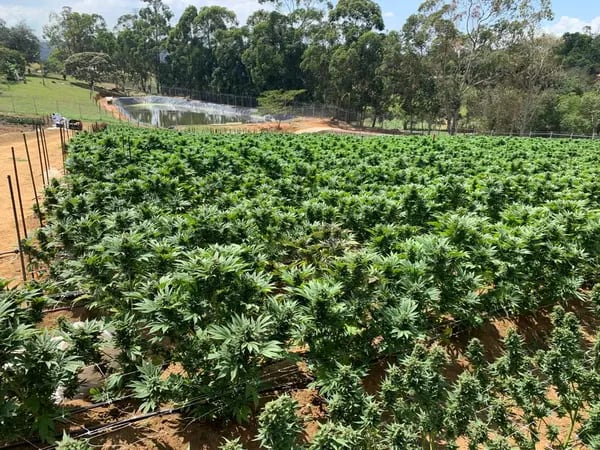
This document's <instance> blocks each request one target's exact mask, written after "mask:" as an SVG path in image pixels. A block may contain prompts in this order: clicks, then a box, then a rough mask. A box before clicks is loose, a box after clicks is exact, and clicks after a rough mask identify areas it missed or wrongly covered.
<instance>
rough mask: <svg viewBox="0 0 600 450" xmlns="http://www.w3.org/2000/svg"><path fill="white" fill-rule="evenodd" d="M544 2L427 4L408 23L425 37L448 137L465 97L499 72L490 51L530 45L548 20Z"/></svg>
mask: <svg viewBox="0 0 600 450" xmlns="http://www.w3.org/2000/svg"><path fill="white" fill-rule="evenodd" d="M551 17H552V12H551V10H550V5H549V2H548V0H539V1H536V0H525V1H523V2H519V3H515V2H511V1H508V0H500V1H498V0H458V1H452V2H446V1H444V0H428V1H425V2H424V3H423V4H422V5H421V6H420V7H419V13H418V14H417V15H415V16H413V17H412V18H411V19H409V20H411V21H413V22H414V23H416V24H418V25H417V26H418V27H419V29H420V33H421V35H423V36H427V40H426V42H425V45H426V46H427V53H428V57H429V62H430V67H431V70H432V73H433V74H434V76H435V79H436V86H437V91H438V95H439V100H440V104H441V107H442V109H443V111H444V114H445V116H446V122H447V128H448V132H449V133H455V132H456V129H457V126H458V121H459V118H460V110H461V107H462V105H463V100H464V96H465V94H466V93H467V92H468V91H469V90H470V89H472V88H475V87H478V86H481V85H485V84H490V83H492V82H493V80H494V79H495V77H497V76H498V71H496V70H495V69H496V67H494V64H493V62H494V61H493V58H494V56H495V53H494V51H495V50H496V49H498V48H502V47H506V46H509V45H511V44H512V43H515V42H518V41H523V40H525V39H529V40H532V39H534V38H535V31H536V30H537V28H538V26H539V24H540V22H541V21H542V20H545V19H550V18H551Z"/></svg>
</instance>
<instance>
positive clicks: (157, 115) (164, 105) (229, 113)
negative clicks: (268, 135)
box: [115, 96, 265, 128]
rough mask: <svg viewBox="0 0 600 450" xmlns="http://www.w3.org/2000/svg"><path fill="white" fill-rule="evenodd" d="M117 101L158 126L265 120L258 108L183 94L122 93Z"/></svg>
mask: <svg viewBox="0 0 600 450" xmlns="http://www.w3.org/2000/svg"><path fill="white" fill-rule="evenodd" d="M115 105H116V106H117V107H118V108H119V109H120V110H121V112H122V113H123V114H124V115H125V116H126V117H128V118H129V120H131V121H133V122H140V123H146V124H149V125H152V126H158V127H165V128H166V127H174V126H185V125H192V126H193V125H220V124H226V123H253V122H264V121H265V118H264V117H263V116H261V115H259V114H258V111H257V110H256V108H243V107H238V106H230V105H220V104H217V103H207V102H201V101H198V100H187V99H185V98H179V97H161V96H146V97H121V98H118V99H115Z"/></svg>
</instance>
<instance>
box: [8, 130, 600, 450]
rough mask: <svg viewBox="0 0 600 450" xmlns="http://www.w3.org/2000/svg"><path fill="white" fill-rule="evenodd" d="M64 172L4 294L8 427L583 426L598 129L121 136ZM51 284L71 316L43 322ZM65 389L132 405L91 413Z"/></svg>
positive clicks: (581, 433)
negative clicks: (13, 285)
mask: <svg viewBox="0 0 600 450" xmlns="http://www.w3.org/2000/svg"><path fill="white" fill-rule="evenodd" d="M66 169H67V172H68V174H67V175H66V176H65V177H64V178H63V179H62V180H54V181H52V182H51V185H50V186H49V188H48V189H47V190H46V191H45V194H44V204H43V212H44V215H45V217H46V220H47V224H46V226H45V227H44V228H42V229H40V230H39V231H38V233H37V235H36V239H35V241H34V242H31V243H30V244H31V245H30V246H31V248H32V249H31V253H32V258H33V259H34V263H35V265H36V267H37V268H38V269H39V270H41V271H43V272H44V273H45V274H46V275H47V277H46V279H44V281H37V282H36V283H35V284H30V285H28V286H26V287H24V288H23V289H19V290H5V291H4V292H3V293H2V296H1V297H0V333H2V338H1V339H0V342H2V345H3V351H2V352H0V377H1V379H2V380H3V382H2V384H0V396H1V397H2V399H3V401H4V402H5V405H6V406H5V407H3V408H0V439H2V440H4V441H5V442H13V441H21V440H22V439H23V438H24V437H25V438H27V439H28V440H30V441H35V440H39V441H48V442H52V441H54V439H56V438H60V436H61V434H62V432H63V430H64V431H65V432H67V433H69V434H71V436H72V437H73V438H79V439H80V441H79V442H78V443H77V444H76V445H78V446H80V447H81V448H85V447H86V446H87V445H88V444H89V445H98V446H102V445H104V444H106V445H108V444H107V443H109V442H111V443H114V442H115V441H113V440H112V439H117V438H116V437H115V436H118V433H119V431H120V430H122V429H123V428H128V427H132V426H134V424H135V423H138V422H140V421H143V420H153V419H156V417H159V416H160V417H164V416H168V415H171V414H173V413H174V412H177V413H178V414H180V416H179V417H188V418H191V417H193V418H196V419H198V420H200V423H204V424H209V423H212V424H221V425H216V426H222V428H221V429H222V430H225V429H229V430H231V428H227V427H228V425H227V423H228V421H229V420H232V421H236V422H239V423H246V422H248V423H249V424H250V426H251V427H253V430H254V431H253V432H252V433H249V432H247V430H246V431H245V432H243V433H242V432H240V434H239V435H238V436H237V438H238V439H236V436H235V433H234V434H233V435H232V434H231V433H229V432H227V433H226V432H223V436H227V437H231V438H232V439H230V440H229V441H227V442H225V440H224V439H223V440H222V441H221V442H211V443H206V442H202V443H200V444H201V445H204V446H205V447H200V448H227V449H239V448H267V449H314V450H316V449H342V448H345V449H421V448H423V447H425V448H429V449H434V448H448V449H449V448H489V449H508V448H515V447H516V448H522V449H536V448H553V449H564V450H566V449H571V448H596V447H594V446H595V445H597V443H598V442H600V441H599V440H600V427H599V426H598V424H599V423H600V374H599V373H598V367H600V340H599V339H598V338H597V337H596V324H597V323H598V322H597V313H598V308H599V307H600V288H599V287H598V286H600V285H596V283H598V281H599V280H598V274H599V268H600V247H599V243H600V207H599V206H600V155H599V154H598V151H597V145H596V143H595V142H593V141H574V140H552V141H550V140H541V139H519V138H498V137H496V138H494V137H454V138H438V139H432V138H431V137H420V136H413V137H370V138H360V137H355V136H339V135H336V136H334V135H310V136H308V135H288V134H269V133H264V134H221V135H216V134H204V133H189V132H187V133H185V132H176V131H171V130H149V129H132V128H126V127H123V128H119V127H116V128H112V129H110V128H109V129H107V130H105V131H102V132H99V133H94V134H88V133H84V134H80V135H77V136H75V137H74V138H73V139H72V141H71V142H70V143H69V157H68V160H67V162H66ZM65 292H80V293H83V294H82V295H81V296H80V297H79V298H78V302H80V303H78V304H79V305H84V306H85V315H84V316H85V317H86V318H87V320H85V321H79V322H76V323H72V321H69V320H65V319H62V320H58V325H56V326H52V327H49V326H48V323H49V322H48V321H47V320H45V319H44V317H43V313H42V310H43V309H44V308H48V307H49V306H54V304H55V303H56V299H57V298H59V297H60V296H59V295H58V294H61V293H65ZM54 322H55V321H54ZM54 322H53V325H54ZM524 323H528V324H529V325H531V324H532V323H534V324H535V325H533V326H529V328H528V329H529V331H531V330H532V329H534V330H535V334H534V335H533V336H532V335H531V334H529V333H527V332H525V331H527V330H526V329H525V328H524V327H523V324H524ZM501 324H505V325H506V324H510V326H508V327H504V328H503V329H502V331H501V332H500V331H498V330H499V328H498V327H499V326H500V325H501ZM492 325H493V326H492ZM486 330H487V331H488V332H487V333H486ZM492 331H493V333H496V334H493V333H492ZM490 333H491V334H490ZM82 371H85V373H87V375H90V371H91V372H92V373H93V372H94V371H95V372H97V373H96V375H95V376H96V378H97V379H98V380H100V381H99V382H98V383H97V384H96V385H95V386H94V387H92V388H91V389H90V388H89V386H88V385H87V384H86V385H84V386H83V387H82V383H83V378H84V377H83V376H82V373H84V372H82ZM308 388H310V389H312V390H307V389H308ZM301 392H304V393H306V392H312V394H311V397H310V398H311V400H310V401H309V402H307V403H303V402H302V401H300V402H299V401H298V399H299V398H301V397H302V395H300V393H301ZM77 395H84V397H85V398H87V400H88V401H90V402H107V401H110V400H115V401H117V404H120V403H119V402H122V401H126V405H127V406H126V407H118V408H115V409H114V410H112V409H111V410H110V413H109V412H107V413H106V414H104V415H103V416H102V417H103V419H102V421H101V422H100V423H98V424H97V425H94V426H93V427H91V426H90V424H87V425H86V424H85V423H84V422H85V420H83V419H82V420H79V419H78V418H77V414H81V409H78V410H76V411H74V410H73V409H72V408H73V403H70V402H69V399H70V398H72V397H74V396H77ZM85 405H87V406H86V407H88V408H96V407H97V405H96V406H94V405H90V404H89V403H85ZM102 405H104V406H105V405H106V403H101V406H102ZM316 405H320V406H318V407H316ZM79 406H81V403H79ZM315 408H316V409H315ZM84 409H85V408H84ZM136 409H137V412H135V413H134V412H133V410H136ZM202 421H204V422H202ZM181 429H185V425H184V424H183V422H182V425H181ZM181 429H180V432H181V433H183V432H182V431H181ZM115 433H116V434H115ZM184 434H185V433H184ZM192 435H193V433H191V434H190V433H188V438H189V440H188V441H187V443H189V442H191V439H193V437H192ZM142 440H143V439H142ZM39 441H36V442H39ZM117 441H118V440H117ZM144 442H145V443H144V445H146V444H148V446H150V447H151V446H152V445H153V444H152V443H148V442H147V441H144ZM71 445H75V444H71ZM133 445H134V446H135V444H133ZM139 445H141V444H139ZM181 445H182V447H181V448H184V447H183V446H184V445H186V442H183V443H182V444H181ZM219 446H221V447H219Z"/></svg>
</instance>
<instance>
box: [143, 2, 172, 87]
mask: <svg viewBox="0 0 600 450" xmlns="http://www.w3.org/2000/svg"><path fill="white" fill-rule="evenodd" d="M143 2H144V3H146V4H147V6H146V7H144V8H142V9H140V10H139V12H138V15H137V18H136V20H135V21H134V30H136V32H138V33H140V34H141V35H142V36H143V42H142V54H143V55H144V59H146V60H147V63H148V66H149V67H151V71H152V73H153V75H154V78H155V81H156V86H157V90H160V79H161V60H162V57H161V55H162V54H163V52H164V51H165V50H166V42H167V38H168V36H169V31H170V28H171V27H170V24H169V22H170V20H171V18H172V17H173V13H172V12H171V9H170V8H169V6H168V5H166V4H164V3H163V2H162V0H143Z"/></svg>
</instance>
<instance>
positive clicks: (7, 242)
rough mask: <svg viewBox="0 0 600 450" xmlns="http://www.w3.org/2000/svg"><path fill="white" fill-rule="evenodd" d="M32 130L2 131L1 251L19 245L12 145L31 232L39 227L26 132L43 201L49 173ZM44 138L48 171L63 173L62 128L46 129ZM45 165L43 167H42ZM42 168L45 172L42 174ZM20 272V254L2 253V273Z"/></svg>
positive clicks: (13, 274)
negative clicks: (9, 181)
mask: <svg viewBox="0 0 600 450" xmlns="http://www.w3.org/2000/svg"><path fill="white" fill-rule="evenodd" d="M29 130H31V127H28V130H27V131H25V130H20V131H7V132H5V133H0V150H1V151H2V153H1V155H2V156H1V158H0V186H1V188H0V208H1V214H0V217H1V219H0V242H2V245H1V246H0V253H3V252H8V251H11V250H15V249H17V248H18V247H19V245H18V240H17V235H16V230H15V222H14V220H13V212H12V206H11V200H10V192H9V188H8V184H7V178H6V177H7V176H8V175H10V176H11V177H12V181H13V183H14V184H15V186H14V189H15V196H16V195H17V194H16V179H15V175H14V166H13V160H12V154H11V148H14V150H15V156H16V162H17V173H18V176H19V184H20V189H21V194H22V195H21V196H22V200H23V205H24V214H25V220H26V227H27V230H28V233H29V234H30V235H32V231H33V230H34V229H35V228H37V227H39V220H38V218H37V217H36V216H35V215H34V212H33V208H34V206H35V195H34V189H33V183H32V179H31V175H30V171H29V166H28V163H27V155H26V151H25V143H24V140H23V135H25V138H26V140H27V143H28V146H29V152H30V157H31V160H32V161H31V162H32V170H33V174H34V181H35V185H36V190H37V193H38V197H39V200H40V201H41V194H42V191H43V186H44V183H43V179H44V180H45V177H46V170H45V169H46V167H45V164H42V163H40V159H39V153H38V147H37V138H36V132H35V131H29ZM45 138H46V144H47V147H48V159H49V161H48V162H49V167H48V172H49V175H51V176H52V177H60V176H62V173H63V159H62V150H61V138H60V132H59V130H58V129H46V130H45ZM42 157H43V156H42ZM42 167H43V169H44V170H42ZM42 171H43V172H44V176H43V177H42ZM16 201H17V200H16ZM17 206H18V205H17ZM19 218H20V217H19ZM19 227H20V230H21V233H23V227H22V224H20V225H19ZM21 276H22V274H21V266H20V264H19V256H18V255H17V254H13V255H8V254H7V255H3V256H2V257H1V258H0V277H3V278H7V279H16V280H21Z"/></svg>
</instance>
